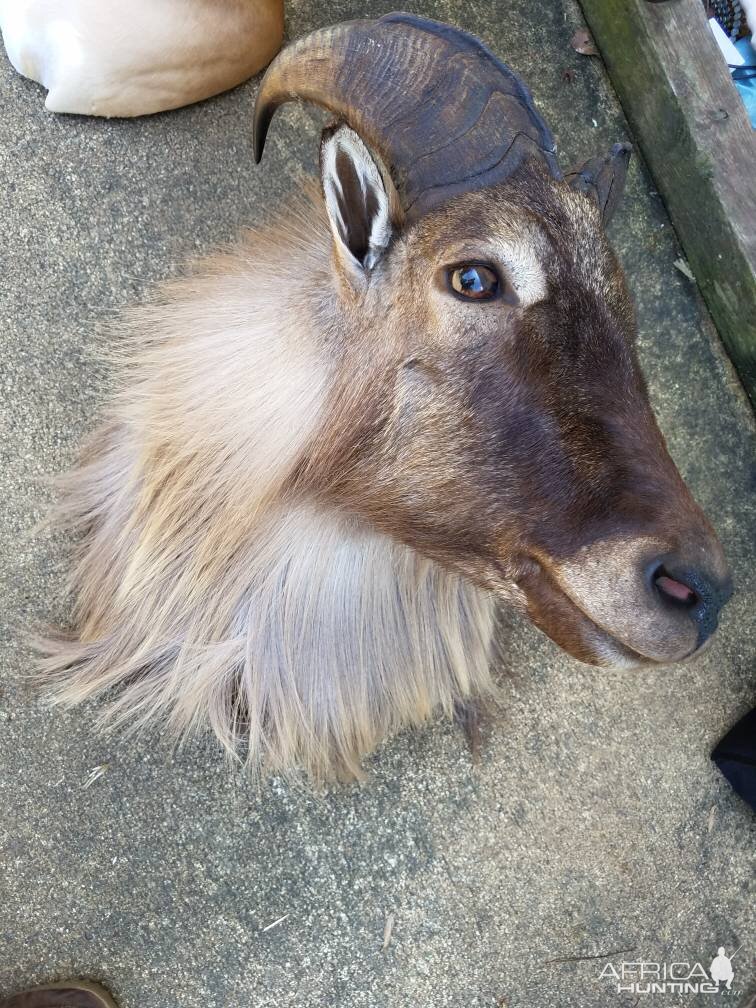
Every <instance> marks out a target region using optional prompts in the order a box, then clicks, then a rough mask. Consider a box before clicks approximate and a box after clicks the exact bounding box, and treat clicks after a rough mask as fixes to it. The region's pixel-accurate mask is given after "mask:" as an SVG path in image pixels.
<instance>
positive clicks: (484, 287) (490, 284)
mask: <svg viewBox="0 0 756 1008" xmlns="http://www.w3.org/2000/svg"><path fill="white" fill-rule="evenodd" d="M448 275H449V282H450V283H451V287H452V290H454V291H455V292H456V293H457V294H460V295H461V296H462V297H465V298H470V299H471V300H473V301H485V300H487V299H489V298H492V297H495V296H496V294H497V293H498V290H499V278H498V277H497V275H496V274H495V273H494V271H493V270H492V269H490V268H489V267H488V266H457V268H456V269H453V270H449V274H448Z"/></svg>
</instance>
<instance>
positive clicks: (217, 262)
mask: <svg viewBox="0 0 756 1008" xmlns="http://www.w3.org/2000/svg"><path fill="white" fill-rule="evenodd" d="M329 254H330V241H329V231H328V224H327V221H326V218H325V215H324V212H323V209H322V203H321V200H320V199H319V197H317V196H315V197H313V195H312V194H311V193H308V192H305V193H304V194H303V196H302V197H301V198H300V199H299V200H298V201H297V202H296V203H295V204H294V205H293V206H292V207H291V208H290V210H289V212H288V214H287V215H286V216H285V217H284V219H283V220H281V221H278V222H277V223H276V224H275V226H272V227H269V228H267V229H262V230H260V231H256V232H249V233H248V234H247V235H246V236H245V237H244V239H243V241H242V243H241V244H240V245H239V246H237V247H236V248H235V249H233V250H231V251H228V252H225V253H223V254H220V255H218V256H216V257H215V258H214V259H212V260H210V261H209V262H207V263H206V264H205V265H204V266H203V267H202V268H201V270H200V271H199V272H196V273H194V274H193V275H192V276H190V277H187V278H186V279H183V280H180V281H177V282H173V283H172V284H170V285H168V286H167V287H165V288H163V290H162V291H161V292H160V293H159V294H158V296H157V297H156V298H155V299H154V300H153V302H152V303H150V304H148V305H146V306H144V307H142V308H140V309H137V310H136V311H134V312H132V313H131V315H130V316H128V317H127V319H126V320H125V321H124V323H123V327H122V328H123V332H121V333H120V334H119V336H118V340H117V349H116V351H115V357H116V361H115V365H116V368H117V372H118V374H119V376H120V388H119V392H118V394H117V396H116V399H115V402H114V404H113V406H111V407H110V410H109V412H108V414H107V416H106V417H105V420H104V423H103V424H102V425H101V426H100V428H99V429H98V430H97V431H96V432H95V434H94V435H93V437H92V439H91V441H90V442H89V444H88V445H87V446H86V448H85V450H84V452H83V453H82V457H81V459H80V462H79V465H78V467H77V468H76V469H75V470H74V471H73V472H72V473H70V474H69V475H67V476H66V477H65V479H64V481H63V482H62V485H61V504H60V508H59V512H58V516H57V517H58V521H59V522H60V523H62V524H64V525H67V526H69V527H71V528H73V530H74V531H75V533H76V535H77V545H76V547H75V550H76V557H75V559H76V563H75V565H74V569H73V573H72V576H71V583H70V590H71V593H72V595H73V597H74V598H75V599H76V603H75V609H74V613H73V627H72V629H71V631H70V632H65V631H58V632H51V633H50V634H49V635H48V636H47V637H46V638H45V639H44V641H43V642H42V649H43V652H44V658H43V660H42V673H43V676H44V679H45V681H46V683H47V684H48V687H49V689H50V691H51V693H52V695H53V696H54V698H55V699H56V700H58V701H59V702H62V703H65V704H74V703H78V702H80V701H82V700H84V699H87V698H90V697H94V696H98V695H99V694H102V693H106V692H107V693H109V694H110V702H109V704H108V705H107V706H106V707H105V708H104V709H103V711H102V714H101V720H102V722H103V723H104V724H108V725H111V726H114V727H122V728H125V729H128V728H129V727H132V728H135V727H138V726H141V725H145V724H147V723H149V722H151V721H158V722H160V723H162V724H163V726H164V727H165V728H167V729H169V730H170V731H172V732H174V733H176V734H177V735H181V734H184V733H186V732H190V731H196V730H204V729H206V728H208V727H210V728H212V730H213V731H214V732H215V734H216V735H217V736H218V738H219V739H220V741H221V743H222V744H223V746H224V747H225V749H226V751H227V752H228V753H229V754H232V755H233V756H234V757H238V758H240V759H242V760H244V761H245V762H247V764H248V765H249V766H250V767H251V768H253V769H254V770H259V771H265V770H270V769H275V770H287V769H292V768H294V767H303V768H304V769H305V770H306V771H307V772H308V773H310V774H311V775H312V776H313V777H315V778H325V777H329V776H345V777H354V776H359V775H360V773H361V771H360V758H361V756H362V755H363V754H365V753H367V752H369V751H370V750H371V749H372V748H373V747H374V746H375V745H376V744H377V742H378V741H380V739H381V738H382V737H383V736H384V735H385V734H387V733H389V732H392V731H394V730H396V729H398V728H399V727H401V726H402V725H407V724H418V723H420V722H421V721H423V720H424V719H426V718H428V717H430V716H431V715H432V713H433V712H434V711H436V710H438V709H443V710H445V711H447V712H451V709H452V707H453V705H454V703H455V701H457V700H459V699H462V698H464V697H466V696H468V695H470V694H471V693H485V692H488V691H490V690H491V689H492V684H491V680H490V677H489V650H490V644H491V639H492V634H493V620H494V606H493V602H492V600H491V598H490V596H489V595H488V594H486V593H485V592H482V591H480V590H479V589H477V588H475V587H473V586H472V585H470V584H469V583H468V582H466V581H464V580H463V579H461V578H460V577H458V576H456V575H453V574H450V573H448V572H446V571H445V570H443V569H442V568H441V567H439V566H438V565H436V564H434V563H432V562H431V561H429V560H426V559H424V558H422V557H420V556H419V555H418V554H416V553H415V552H414V551H413V550H411V549H410V548H409V547H406V546H402V545H400V544H398V543H396V542H394V541H392V540H391V539H389V538H388V537H386V536H383V535H381V534H379V533H377V532H374V531H373V530H371V529H369V528H368V527H367V526H366V525H364V524H363V523H362V522H361V521H360V520H359V519H357V518H356V517H354V516H351V515H348V514H344V513H339V512H338V511H336V510H335V509H330V508H328V507H326V506H324V505H323V504H322V502H318V501H317V500H316V499H315V498H314V497H313V498H312V499H303V498H302V497H301V496H299V495H297V494H296V493H295V492H294V490H293V489H292V481H291V475H292V473H293V472H294V471H295V469H296V467H297V465H298V463H299V462H300V461H301V459H302V455H303V452H304V451H305V450H306V446H307V444H308V443H309V442H310V441H311V440H312V438H313V437H314V436H315V435H316V434H317V433H318V429H319V427H320V426H321V425H322V424H323V423H324V417H325V409H324V407H325V403H326V400H327V396H328V392H329V389H330V388H331V387H332V384H333V381H334V369H335V364H334V362H332V361H331V360H330V359H329V356H328V354H327V353H325V352H324V350H323V347H322V345H320V344H319V342H318V340H317V339H316V338H315V334H317V332H318V327H319V326H321V325H322V320H321V319H319V308H318V305H319V299H320V298H321V297H322V293H321V291H322V288H323V286H324V284H325V282H326V277H327V275H328V257H329ZM292 276H296V277H297V278H301V280H300V282H299V283H298V284H297V286H296V289H293V290H291V291H289V292H287V297H286V298H285V299H282V297H281V284H282V283H285V282H286V281H287V278H290V277H292Z"/></svg>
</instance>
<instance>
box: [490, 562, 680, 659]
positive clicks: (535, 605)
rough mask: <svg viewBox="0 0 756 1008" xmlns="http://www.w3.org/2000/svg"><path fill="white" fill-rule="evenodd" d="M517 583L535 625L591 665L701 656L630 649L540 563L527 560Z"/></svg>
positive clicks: (575, 656)
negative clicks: (671, 655)
mask: <svg viewBox="0 0 756 1008" xmlns="http://www.w3.org/2000/svg"><path fill="white" fill-rule="evenodd" d="M510 583H511V582H510ZM515 584H516V585H517V587H518V588H519V589H520V591H521V592H522V595H523V596H524V599H525V611H526V613H527V615H528V617H529V619H530V620H531V622H532V623H533V624H534V625H535V626H537V627H538V628H539V630H541V631H542V632H543V633H545V634H546V636H547V637H550V638H551V640H553V641H554V642H555V643H556V644H558V645H559V647H560V648H562V650H564V651H566V652H567V653H568V654H570V655H572V657H573V658H577V659H578V661H581V662H584V663H585V664H587V665H598V666H604V667H612V668H640V667H644V666H661V665H669V664H670V663H671V662H672V661H684V660H685V659H687V658H690V657H692V655H693V654H694V653H698V652H697V651H696V650H695V649H694V651H693V652H691V653H690V654H684V655H680V656H679V657H678V658H676V659H670V658H665V659H663V660H662V659H659V658H657V657H654V656H653V655H647V654H644V653H643V652H642V651H640V650H638V649H636V648H633V647H630V646H629V645H628V644H626V643H625V642H624V641H622V640H619V639H618V638H617V637H616V636H615V635H614V634H612V632H611V631H610V630H609V629H607V628H606V627H603V626H601V625H600V624H598V623H596V621H595V620H594V619H592V618H591V617H590V616H589V615H588V614H587V613H586V612H585V611H584V610H583V609H582V608H581V606H580V603H579V602H578V601H577V600H575V599H574V598H573V597H572V596H570V595H568V594H567V593H566V592H565V591H564V590H563V589H562V588H561V586H560V585H558V584H557V582H556V581H555V580H554V578H553V577H552V576H551V575H550V574H549V573H548V572H547V571H546V570H545V569H544V568H543V566H542V565H541V564H540V563H538V561H535V560H527V561H525V563H524V565H523V568H522V569H521V570H520V572H519V573H518V575H517V577H516V578H515Z"/></svg>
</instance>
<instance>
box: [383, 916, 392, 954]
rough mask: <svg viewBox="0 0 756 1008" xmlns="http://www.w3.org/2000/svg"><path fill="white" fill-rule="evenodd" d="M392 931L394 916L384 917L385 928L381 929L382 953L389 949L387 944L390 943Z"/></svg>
mask: <svg viewBox="0 0 756 1008" xmlns="http://www.w3.org/2000/svg"><path fill="white" fill-rule="evenodd" d="M393 930H394V915H393V914H389V915H388V916H387V917H386V924H385V926H384V928H383V951H384V952H385V951H386V949H387V948H388V947H389V943H390V941H391V935H392V933H393Z"/></svg>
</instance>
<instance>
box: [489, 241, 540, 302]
mask: <svg viewBox="0 0 756 1008" xmlns="http://www.w3.org/2000/svg"><path fill="white" fill-rule="evenodd" d="M494 247H495V249H496V253H497V258H498V259H499V260H500V261H501V262H502V263H504V265H505V266H506V268H507V279H508V280H509V282H510V283H511V284H512V286H513V287H514V290H515V293H516V294H517V297H518V299H519V301H520V304H521V305H523V307H526V308H527V307H529V306H530V305H533V304H536V303H537V302H538V301H543V299H544V298H545V297H546V295H547V293H548V284H547V282H546V268H545V266H544V260H545V258H546V254H547V251H548V247H547V240H546V238H545V236H544V234H543V232H542V231H541V230H540V228H537V227H531V228H528V229H527V230H523V231H522V232H521V233H520V234H518V235H517V237H514V236H512V237H506V238H498V237H497V238H496V240H495V243H494Z"/></svg>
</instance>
